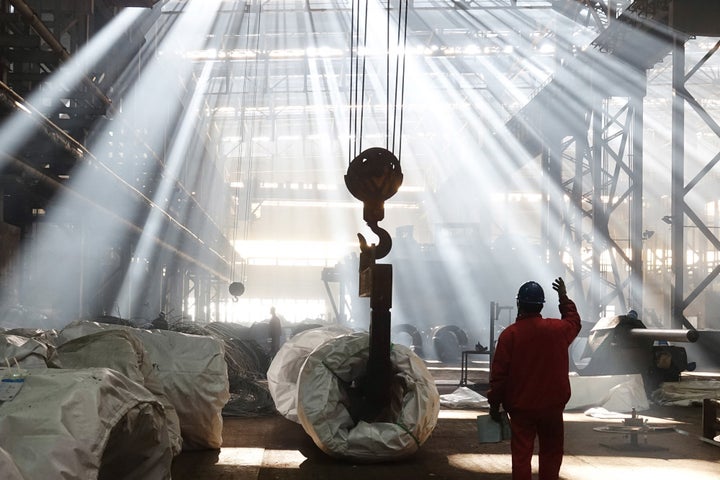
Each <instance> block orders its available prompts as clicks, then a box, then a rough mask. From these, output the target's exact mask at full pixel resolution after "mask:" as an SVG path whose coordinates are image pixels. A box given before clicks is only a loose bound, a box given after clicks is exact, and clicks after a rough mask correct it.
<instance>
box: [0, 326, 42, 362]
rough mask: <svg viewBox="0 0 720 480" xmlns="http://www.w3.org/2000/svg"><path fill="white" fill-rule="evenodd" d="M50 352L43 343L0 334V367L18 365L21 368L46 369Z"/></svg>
mask: <svg viewBox="0 0 720 480" xmlns="http://www.w3.org/2000/svg"><path fill="white" fill-rule="evenodd" d="M48 356H50V351H49V347H48V345H46V344H44V343H43V342H40V341H37V340H34V339H32V338H26V337H22V336H19V335H9V334H5V333H2V332H0V362H2V363H0V367H7V366H8V365H7V364H5V359H7V360H8V362H10V366H13V367H14V366H15V364H16V363H17V365H20V366H21V367H22V368H38V367H39V368H46V367H47V360H48Z"/></svg>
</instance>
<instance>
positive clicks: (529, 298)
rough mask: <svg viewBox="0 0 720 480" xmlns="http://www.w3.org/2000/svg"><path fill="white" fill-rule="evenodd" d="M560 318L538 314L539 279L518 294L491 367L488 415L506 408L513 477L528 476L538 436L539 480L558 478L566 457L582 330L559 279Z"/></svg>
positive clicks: (540, 299)
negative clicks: (573, 350)
mask: <svg viewBox="0 0 720 480" xmlns="http://www.w3.org/2000/svg"><path fill="white" fill-rule="evenodd" d="M552 286H553V289H554V290H555V291H556V292H557V293H558V297H559V302H560V314H561V317H562V318H561V319H557V318H543V317H542V315H540V311H541V310H542V307H543V304H544V303H545V293H544V292H543V289H542V287H541V286H540V285H539V284H538V283H536V282H527V283H524V284H523V285H522V286H521V287H520V289H519V291H518V294H517V309H518V315H517V318H516V319H515V323H513V324H512V325H510V326H508V327H507V328H506V329H505V330H503V332H502V333H501V334H500V336H499V338H498V342H497V347H496V349H495V355H494V357H493V361H492V367H491V370H490V390H489V391H488V394H487V396H488V402H489V403H490V415H491V416H492V418H493V419H494V420H496V421H500V418H501V415H500V405H501V404H502V406H503V408H504V410H505V411H506V412H508V415H509V417H510V429H511V432H512V437H511V440H510V450H511V452H512V478H513V480H530V478H531V468H530V461H531V459H532V454H533V448H534V446H535V436H536V435H537V437H538V440H539V447H540V448H539V465H540V469H539V479H540V480H557V479H558V475H559V474H560V465H561V464H562V459H563V441H564V427H563V410H564V409H565V405H566V404H567V402H568V400H569V399H570V380H569V378H568V348H569V347H570V344H571V343H572V341H573V340H574V339H575V337H576V336H577V335H578V333H579V332H580V326H581V325H580V316H579V315H578V313H577V308H576V307H575V304H574V303H573V301H572V300H570V299H569V298H568V296H567V291H566V288H565V282H564V281H563V279H562V278H557V279H556V280H555V281H554V282H553V285H552Z"/></svg>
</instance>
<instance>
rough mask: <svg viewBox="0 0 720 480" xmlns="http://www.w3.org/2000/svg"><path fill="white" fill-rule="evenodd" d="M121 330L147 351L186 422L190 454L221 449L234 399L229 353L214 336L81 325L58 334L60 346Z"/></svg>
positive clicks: (185, 438) (182, 422)
mask: <svg viewBox="0 0 720 480" xmlns="http://www.w3.org/2000/svg"><path fill="white" fill-rule="evenodd" d="M111 329H121V330H125V331H128V332H130V333H131V334H132V335H135V336H136V337H137V338H138V339H139V340H140V341H141V342H142V344H143V346H144V347H145V350H146V351H147V353H148V355H149V357H150V362H151V364H152V365H153V368H154V370H155V374H156V377H157V379H158V380H159V382H160V383H161V384H162V389H163V391H164V393H165V395H166V396H167V398H168V400H169V401H170V402H171V403H172V405H173V406H174V407H175V410H176V412H177V415H178V418H179V419H180V430H181V433H182V439H183V449H184V450H194V449H205V448H213V449H217V448H220V446H221V445H222V426H223V419H222V408H223V406H224V405H225V404H226V403H227V401H228V399H229V398H230V391H229V388H230V386H229V383H228V371H227V363H225V347H224V344H223V342H222V341H221V340H217V339H215V338H213V337H209V336H201V335H189V334H185V333H179V332H172V331H169V330H142V329H138V328H129V327H123V326H118V325H109V324H99V323H94V322H75V323H72V324H70V325H68V326H67V327H65V328H64V329H63V330H62V331H61V332H60V333H59V334H58V340H57V341H58V345H62V344H63V343H66V342H68V341H70V340H73V339H76V338H79V337H82V336H85V335H89V334H92V333H95V332H98V331H102V330H111Z"/></svg>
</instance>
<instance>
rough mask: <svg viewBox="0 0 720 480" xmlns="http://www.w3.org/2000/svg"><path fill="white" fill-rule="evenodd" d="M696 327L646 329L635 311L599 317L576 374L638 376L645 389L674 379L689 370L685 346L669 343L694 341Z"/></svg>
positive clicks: (696, 333) (689, 365) (696, 336)
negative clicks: (584, 360)
mask: <svg viewBox="0 0 720 480" xmlns="http://www.w3.org/2000/svg"><path fill="white" fill-rule="evenodd" d="M698 338H699V333H698V331H697V330H690V329H672V330H670V329H651V328H646V327H645V325H644V324H643V322H642V321H641V320H640V319H639V318H638V316H637V313H636V312H634V311H632V310H631V311H630V312H629V313H628V314H626V315H616V316H614V317H608V318H604V319H601V320H600V321H599V322H598V323H597V324H596V325H595V326H594V327H593V328H592V330H591V332H590V336H589V337H588V344H587V348H586V351H585V354H584V356H585V357H589V361H588V362H587V364H586V365H585V367H584V368H579V365H576V366H575V367H576V370H577V372H578V373H579V374H580V375H619V374H629V373H638V374H640V375H642V377H643V381H644V383H645V388H646V390H647V391H651V390H654V389H655V388H657V387H658V386H659V384H660V383H662V382H672V381H677V380H678V379H679V377H680V373H681V372H683V371H686V370H692V369H693V368H694V365H693V364H692V363H689V362H688V358H687V353H686V351H685V348H683V347H680V346H676V345H670V344H669V342H673V343H675V342H696V341H697V340H698Z"/></svg>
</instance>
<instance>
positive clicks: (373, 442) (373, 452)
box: [297, 333, 440, 462]
mask: <svg viewBox="0 0 720 480" xmlns="http://www.w3.org/2000/svg"><path fill="white" fill-rule="evenodd" d="M368 355H369V336H368V334H367V333H353V334H349V335H344V336H341V337H337V338H334V339H331V340H329V341H327V342H325V343H324V344H322V345H321V346H319V347H318V348H316V349H315V350H314V351H313V352H312V353H311V354H310V355H309V356H308V358H307V360H306V361H305V364H304V365H303V367H302V369H301V371H300V376H299V378H298V402H297V413H298V418H299V420H300V424H301V425H302V426H303V428H304V429H305V432H306V433H307V434H308V435H310V437H312V439H313V441H314V442H315V444H316V445H317V446H318V447H319V448H320V449H321V450H323V451H324V452H325V453H327V454H328V455H331V456H334V457H339V458H345V459H351V460H356V461H363V462H378V461H386V460H392V459H399V458H403V457H406V456H408V455H410V454H412V453H414V452H415V451H417V449H418V448H419V447H420V446H421V445H422V444H423V443H424V442H425V440H427V438H428V437H429V436H430V434H431V433H432V431H433V429H434V428H435V425H436V423H437V416H438V413H439V410H440V401H439V395H438V391H437V388H436V387H435V381H434V379H433V377H432V375H430V372H429V371H428V370H427V368H426V367H425V364H424V362H423V361H422V359H421V358H420V357H418V356H417V355H416V354H415V353H413V352H412V351H411V350H410V349H409V348H407V347H405V346H404V345H393V347H392V352H391V362H392V365H393V367H394V368H395V369H396V370H397V372H398V373H396V377H397V378H398V379H400V380H401V382H400V383H402V384H403V388H402V391H401V392H398V394H399V397H400V398H398V399H397V400H399V402H398V403H399V405H400V411H399V412H398V414H397V418H396V419H395V421H394V422H392V423H391V422H374V423H367V422H364V421H362V420H361V421H359V422H358V423H357V424H355V422H354V421H353V419H352V418H351V416H350V412H349V411H348V409H347V404H346V400H347V392H346V390H345V387H344V385H349V384H351V383H352V382H353V381H354V380H356V379H358V378H360V377H362V376H363V375H364V373H365V369H366V366H367V361H368Z"/></svg>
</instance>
